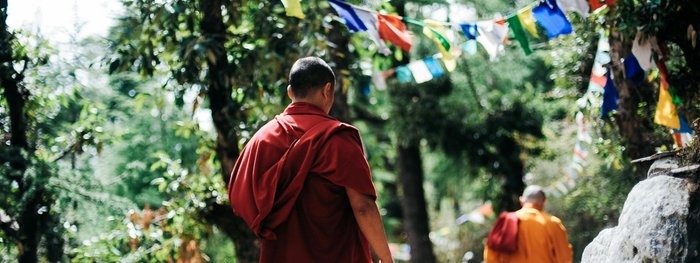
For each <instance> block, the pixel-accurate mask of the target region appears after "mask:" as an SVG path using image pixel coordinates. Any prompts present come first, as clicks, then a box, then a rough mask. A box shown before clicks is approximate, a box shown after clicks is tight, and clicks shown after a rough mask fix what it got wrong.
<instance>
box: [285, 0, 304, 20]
mask: <svg viewBox="0 0 700 263" xmlns="http://www.w3.org/2000/svg"><path fill="white" fill-rule="evenodd" d="M282 4H283V5H284V9H286V11H287V16H293V17H297V18H299V19H304V13H302V12H301V1H299V0H282Z"/></svg>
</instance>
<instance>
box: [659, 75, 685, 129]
mask: <svg viewBox="0 0 700 263" xmlns="http://www.w3.org/2000/svg"><path fill="white" fill-rule="evenodd" d="M659 86H660V87H659V103H657V104H656V113H655V114H654V123H656V124H659V125H663V126H666V127H669V128H673V129H680V128H681V121H680V119H679V118H678V113H677V112H676V105H674V104H673V98H672V97H671V93H670V92H669V91H668V83H667V82H666V79H665V78H664V77H663V76H661V85H659Z"/></svg>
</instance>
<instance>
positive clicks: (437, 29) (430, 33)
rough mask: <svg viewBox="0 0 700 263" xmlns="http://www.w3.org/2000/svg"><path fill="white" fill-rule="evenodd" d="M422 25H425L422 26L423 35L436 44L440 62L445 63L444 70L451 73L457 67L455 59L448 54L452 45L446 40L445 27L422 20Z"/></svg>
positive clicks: (438, 23) (434, 22) (428, 20)
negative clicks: (440, 56) (440, 55)
mask: <svg viewBox="0 0 700 263" xmlns="http://www.w3.org/2000/svg"><path fill="white" fill-rule="evenodd" d="M423 23H424V24H425V25H424V26H423V34H425V35H426V36H427V37H428V38H430V39H432V40H433V41H434V42H435V43H436V44H437V46H438V49H440V53H442V62H443V63H445V69H447V71H450V72H451V71H453V70H454V69H455V68H456V67H457V59H456V58H455V56H454V55H453V54H452V53H451V52H450V51H451V50H452V49H453V48H452V47H453V45H454V44H453V43H450V41H449V40H448V39H447V38H446V36H447V29H446V28H445V25H443V24H442V23H440V22H437V21H434V20H430V19H426V20H424V21H423Z"/></svg>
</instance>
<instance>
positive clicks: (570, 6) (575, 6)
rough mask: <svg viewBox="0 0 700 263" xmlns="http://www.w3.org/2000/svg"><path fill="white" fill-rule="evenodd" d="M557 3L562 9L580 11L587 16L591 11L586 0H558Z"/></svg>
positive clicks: (583, 15)
mask: <svg viewBox="0 0 700 263" xmlns="http://www.w3.org/2000/svg"><path fill="white" fill-rule="evenodd" d="M557 4H559V7H561V9H562V10H564V11H573V12H576V13H579V14H580V15H581V16H582V17H587V16H588V13H589V12H590V7H589V6H588V2H586V0H557Z"/></svg>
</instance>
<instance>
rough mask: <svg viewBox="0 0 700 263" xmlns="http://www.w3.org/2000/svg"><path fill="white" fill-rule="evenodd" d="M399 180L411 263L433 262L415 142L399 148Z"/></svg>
mask: <svg viewBox="0 0 700 263" xmlns="http://www.w3.org/2000/svg"><path fill="white" fill-rule="evenodd" d="M398 168H399V171H398V172H399V181H400V182H401V190H403V195H402V197H401V208H402V211H403V225H404V229H405V231H406V234H407V235H408V243H409V244H410V245H411V262H420V263H432V262H435V261H436V259H435V255H434V254H433V244H432V243H431V242H430V237H429V234H430V226H429V221H428V212H427V211H428V210H427V205H426V203H425V191H424V190H423V165H422V161H421V153H420V146H419V142H418V141H413V142H409V143H408V145H405V146H403V145H400V146H399V147H398Z"/></svg>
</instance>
